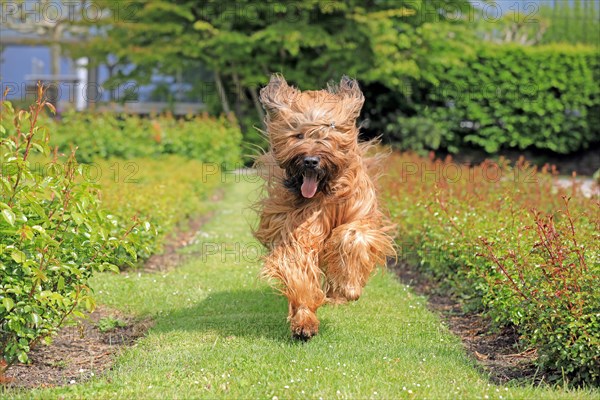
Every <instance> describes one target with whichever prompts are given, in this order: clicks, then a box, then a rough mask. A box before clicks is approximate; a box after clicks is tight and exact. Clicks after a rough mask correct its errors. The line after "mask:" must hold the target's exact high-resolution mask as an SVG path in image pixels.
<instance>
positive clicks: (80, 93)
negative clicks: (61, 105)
mask: <svg viewBox="0 0 600 400" xmlns="http://www.w3.org/2000/svg"><path fill="white" fill-rule="evenodd" d="M87 65H88V58H87V57H81V58H78V59H77V61H76V66H77V67H76V69H75V71H76V75H77V83H76V86H75V109H76V110H77V111H84V110H85V109H86V108H87V103H88V99H87V90H86V89H87V86H88V70H87Z"/></svg>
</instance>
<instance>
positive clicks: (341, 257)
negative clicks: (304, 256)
mask: <svg viewBox="0 0 600 400" xmlns="http://www.w3.org/2000/svg"><path fill="white" fill-rule="evenodd" d="M393 254H394V249H393V246H392V241H391V239H390V237H389V236H388V235H386V234H385V232H383V231H382V230H381V229H379V228H377V227H376V226H375V227H374V226H373V224H372V221H371V220H370V219H363V220H357V221H353V222H350V223H346V224H343V225H340V226H338V227H337V228H335V229H334V230H333V231H332V233H331V237H330V238H329V239H328V240H327V245H326V246H325V248H324V249H323V254H322V255H321V262H322V264H323V269H324V270H325V275H326V282H327V297H328V301H330V302H332V303H339V302H344V301H346V300H358V298H359V297H360V295H361V293H362V288H363V287H364V286H365V284H366V283H367V280H368V279H369V276H370V275H371V272H373V270H374V269H375V267H376V266H377V265H384V264H385V261H386V256H388V255H393Z"/></svg>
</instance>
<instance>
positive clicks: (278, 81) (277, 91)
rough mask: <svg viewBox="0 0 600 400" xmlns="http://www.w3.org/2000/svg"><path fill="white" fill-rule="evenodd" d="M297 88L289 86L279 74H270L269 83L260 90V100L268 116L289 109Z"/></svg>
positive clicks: (271, 116) (296, 93)
mask: <svg viewBox="0 0 600 400" xmlns="http://www.w3.org/2000/svg"><path fill="white" fill-rule="evenodd" d="M297 95H298V90H296V89H295V88H293V87H291V86H289V85H288V84H287V82H286V81H285V79H284V77H283V76H281V75H280V74H273V75H271V80H270V81H269V84H268V85H267V86H265V87H264V88H262V89H261V90H260V102H261V103H262V105H263V107H264V109H265V111H266V112H267V114H268V116H269V117H270V118H273V117H274V116H277V115H278V114H280V113H282V112H285V111H287V110H289V109H290V106H291V105H292V102H293V101H294V98H295V97H296V96H297Z"/></svg>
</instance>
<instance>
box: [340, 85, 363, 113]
mask: <svg viewBox="0 0 600 400" xmlns="http://www.w3.org/2000/svg"><path fill="white" fill-rule="evenodd" d="M337 94H338V95H339V96H340V98H341V99H342V103H343V104H344V109H345V110H346V111H347V113H348V118H352V119H356V118H358V116H359V115H360V110H361V109H362V106H363V104H364V102H365V96H364V95H363V93H362V91H361V90H360V88H359V87H358V82H357V81H356V79H350V78H349V77H347V76H346V75H344V76H342V80H341V81H340V86H339V88H338V90H337Z"/></svg>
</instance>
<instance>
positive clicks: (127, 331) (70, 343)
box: [6, 307, 152, 388]
mask: <svg viewBox="0 0 600 400" xmlns="http://www.w3.org/2000/svg"><path fill="white" fill-rule="evenodd" d="M106 318H111V319H115V320H118V321H121V323H122V325H123V326H118V327H115V328H114V329H111V330H108V331H106V332H101V331H100V329H99V328H98V323H99V321H100V320H102V319H106ZM77 322H79V323H78V324H77V325H75V326H67V327H64V328H63V329H61V330H60V332H59V333H58V335H57V336H56V337H54V340H53V341H52V344H51V345H49V346H47V345H44V344H38V345H37V346H36V347H34V349H33V350H32V351H31V352H30V353H29V358H30V363H29V364H26V365H25V364H16V365H13V366H12V367H10V368H9V369H8V371H7V373H6V376H7V378H8V379H9V380H10V382H9V383H8V386H12V387H24V388H32V387H50V386H59V385H67V384H74V383H78V382H81V381H84V380H87V379H89V378H91V377H92V376H94V375H99V374H101V373H102V372H104V371H106V370H107V369H109V368H110V367H111V365H112V363H113V361H114V358H115V356H116V355H117V354H118V353H119V351H120V350H121V349H122V348H123V347H124V346H131V345H133V344H134V343H135V341H136V339H138V338H139V337H141V336H143V335H144V334H145V333H146V331H147V330H148V328H149V327H150V326H151V325H152V322H151V320H149V319H146V320H135V319H133V318H132V317H129V316H126V315H124V314H122V313H120V312H119V311H116V310H110V309H108V308H106V307H98V308H97V309H96V310H95V311H94V312H93V313H91V314H89V316H88V318H86V319H83V320H80V321H77Z"/></svg>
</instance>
